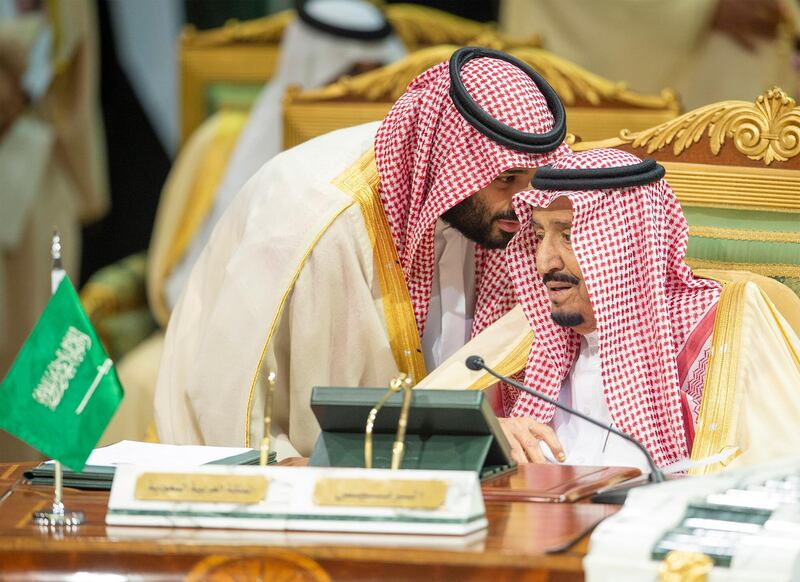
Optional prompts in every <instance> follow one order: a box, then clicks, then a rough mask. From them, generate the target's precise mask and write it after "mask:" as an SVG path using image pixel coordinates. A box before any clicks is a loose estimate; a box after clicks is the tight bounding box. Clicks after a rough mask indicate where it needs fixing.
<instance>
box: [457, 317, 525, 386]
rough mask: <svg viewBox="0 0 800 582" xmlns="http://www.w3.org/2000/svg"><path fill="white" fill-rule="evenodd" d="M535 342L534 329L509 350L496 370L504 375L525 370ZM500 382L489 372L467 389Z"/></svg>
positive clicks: (511, 374)
mask: <svg viewBox="0 0 800 582" xmlns="http://www.w3.org/2000/svg"><path fill="white" fill-rule="evenodd" d="M532 343H533V331H531V332H528V334H527V335H526V336H525V337H524V338H523V339H522V341H520V342H519V343H518V344H517V345H515V346H514V348H513V349H512V350H511V351H510V352H508V354H507V355H506V357H504V358H503V359H502V361H501V362H500V363H499V364H498V365H497V366H496V367H495V370H496V371H497V372H498V373H499V374H500V375H502V376H513V375H514V374H516V373H517V372H519V371H521V370H523V369H524V368H525V366H526V365H527V364H528V355H529V354H530V352H531V344H532ZM497 382H499V380H498V379H497V378H495V377H494V376H492V375H491V374H489V373H486V374H484V375H483V376H481V377H480V378H478V379H477V380H476V381H475V382H474V383H473V384H472V385H470V387H469V388H467V390H485V389H486V388H488V387H489V386H492V385H494V384H496V383H497Z"/></svg>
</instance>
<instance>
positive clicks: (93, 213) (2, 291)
mask: <svg viewBox="0 0 800 582" xmlns="http://www.w3.org/2000/svg"><path fill="white" fill-rule="evenodd" d="M47 6H48V7H50V8H51V9H52V10H51V11H50V12H41V13H33V14H26V15H23V16H21V17H19V18H17V19H15V20H12V21H4V22H1V23H0V50H12V48H10V47H16V48H15V49H13V50H18V51H20V54H22V55H28V54H30V50H31V47H32V46H33V43H34V42H35V41H36V39H37V37H38V35H39V34H40V33H41V31H42V30H43V28H44V27H48V26H49V27H50V28H51V30H52V33H53V39H54V42H53V47H52V52H51V66H52V71H53V78H52V81H51V82H50V85H49V86H48V88H47V90H46V92H45V94H44V95H43V96H42V97H41V98H40V99H39V100H38V101H36V102H34V103H32V104H30V105H29V106H28V107H27V108H26V109H25V110H24V111H22V113H21V114H20V115H19V116H18V117H16V118H15V119H14V120H13V123H12V124H11V126H10V127H9V128H8V129H7V130H6V131H5V132H4V133H2V134H0V213H2V216H0V378H2V377H3V376H5V374H6V372H7V371H8V369H9V368H10V366H11V363H12V361H13V360H14V357H15V356H16V354H17V352H18V351H19V349H20V348H21V347H22V344H23V342H24V341H25V338H26V337H27V336H28V334H29V333H30V331H31V329H33V326H34V324H35V323H36V321H37V319H38V318H39V315H40V314H41V312H42V309H44V306H45V305H46V304H47V301H48V300H49V298H50V291H51V290H50V240H51V237H52V234H53V227H54V226H56V227H58V228H59V230H60V231H61V235H62V245H63V248H62V257H63V263H64V267H65V269H66V271H67V273H68V274H69V275H70V277H71V278H72V280H73V281H77V280H78V279H77V278H78V272H79V267H80V253H81V250H80V249H81V225H82V223H87V222H91V221H92V220H95V219H97V218H99V217H100V216H102V215H103V214H104V213H105V211H106V210H107V207H108V191H107V177H106V173H105V151H104V143H103V137H102V126H101V122H100V108H99V99H98V91H97V87H98V74H99V64H98V59H97V46H96V45H97V38H96V35H97V25H96V21H95V14H94V9H93V8H92V3H91V2H69V3H67V2H52V3H48V4H47ZM0 81H2V79H0ZM4 90H6V88H4V87H0V91H4ZM32 457H38V454H37V453H34V452H32V450H31V449H29V448H28V447H27V446H23V445H22V444H21V443H19V442H18V441H16V440H14V441H12V440H11V438H10V437H9V436H8V435H6V434H5V433H2V432H0V460H15V461H18V460H22V459H23V458H32Z"/></svg>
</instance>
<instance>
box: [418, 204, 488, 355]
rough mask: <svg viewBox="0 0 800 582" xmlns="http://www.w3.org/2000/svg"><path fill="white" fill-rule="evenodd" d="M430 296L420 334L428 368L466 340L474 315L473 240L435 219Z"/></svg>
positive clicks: (451, 352) (468, 336)
mask: <svg viewBox="0 0 800 582" xmlns="http://www.w3.org/2000/svg"><path fill="white" fill-rule="evenodd" d="M434 249H435V265H436V268H435V270H434V274H433V281H432V284H431V300H430V305H429V306H428V316H427V318H426V320H425V332H424V333H423V335H422V352H423V355H424V357H425V366H426V367H427V369H428V370H433V369H434V368H436V367H438V366H439V364H441V363H442V362H443V361H445V360H446V359H447V358H449V357H450V356H452V355H453V354H454V353H455V352H456V351H458V350H459V349H461V347H462V346H463V345H464V344H465V343H467V342H468V341H469V339H470V336H471V335H472V319H473V317H474V315H475V243H474V242H472V241H470V240H469V239H467V238H466V237H465V236H464V235H462V234H461V233H460V232H459V231H458V230H456V229H455V228H453V227H452V226H450V225H449V224H447V223H446V222H444V221H443V220H438V221H437V222H436V233H435V235H434Z"/></svg>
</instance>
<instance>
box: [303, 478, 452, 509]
mask: <svg viewBox="0 0 800 582" xmlns="http://www.w3.org/2000/svg"><path fill="white" fill-rule="evenodd" d="M446 498H447V483H446V482H444V481H438V480H416V479H402V480H401V479H392V480H385V481H384V480H377V479H341V478H322V479H319V480H317V483H316V485H315V487H314V503H315V504H316V505H328V506H353V507H402V508H407V509H439V508H440V507H441V506H442V504H444V501H445V499H446Z"/></svg>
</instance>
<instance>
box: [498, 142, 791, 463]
mask: <svg viewBox="0 0 800 582" xmlns="http://www.w3.org/2000/svg"><path fill="white" fill-rule="evenodd" d="M663 175H664V172H663V168H661V167H660V166H658V165H657V164H656V163H655V162H653V161H652V160H648V161H646V162H642V161H641V160H640V159H638V158H637V157H635V156H633V155H631V154H628V153H626V152H622V151H618V150H612V149H597V150H591V151H586V152H582V153H576V154H571V155H568V156H564V157H562V158H561V159H559V160H558V161H556V162H555V163H553V164H552V165H550V166H546V167H543V168H541V169H540V170H539V171H538V172H537V174H536V176H535V177H534V179H533V189H532V190H530V191H524V192H521V193H519V194H518V195H517V196H516V197H515V201H514V202H515V208H516V211H517V215H518V216H519V218H520V223H521V229H520V231H519V233H518V234H517V235H516V237H515V238H514V240H513V241H512V242H511V243H510V244H509V246H508V262H509V270H510V272H511V274H512V278H513V280H514V285H515V289H516V291H517V295H518V298H519V301H520V304H521V307H522V310H523V312H524V314H525V316H526V319H527V320H528V323H529V324H530V326H531V328H532V330H533V334H534V340H533V344H532V346H531V349H530V354H529V357H528V363H527V367H526V369H525V373H524V382H525V383H526V385H528V386H531V387H532V388H535V389H536V390H539V391H540V392H543V393H544V394H546V395H548V396H550V397H552V398H558V399H559V400H560V401H562V402H564V403H566V404H569V405H571V406H573V407H574V408H577V409H578V410H579V411H581V412H583V413H585V414H587V415H590V416H592V417H593V418H595V419H598V420H601V421H603V422H605V423H606V424H613V425H614V426H615V427H616V428H618V429H619V430H622V431H623V432H625V433H626V434H629V435H631V436H633V437H635V438H636V439H638V440H639V441H640V442H642V443H643V444H644V445H645V447H647V449H648V450H649V451H650V453H651V455H652V456H653V458H654V459H655V461H656V463H657V464H658V465H660V466H665V465H668V464H670V463H674V462H676V461H679V460H682V459H684V458H686V457H688V456H689V455H690V453H692V449H693V443H697V447H695V448H696V449H697V450H695V454H694V457H695V458H698V457H708V456H711V455H717V454H719V453H725V452H727V453H730V455H731V457H730V458H734V457H736V456H737V455H740V454H741V453H742V452H745V456H744V457H742V458H740V459H739V460H738V461H737V462H743V460H750V461H755V460H761V459H764V458H770V457H774V456H776V455H778V454H782V453H783V454H786V453H789V452H791V451H792V450H793V448H794V450H797V448H796V447H797V446H798V444H800V439H798V437H797V436H796V433H797V430H796V426H797V422H798V420H800V391H799V390H797V387H798V386H800V358H798V355H800V340H798V338H797V336H796V335H795V334H794V333H793V332H792V330H791V328H790V327H789V326H788V324H786V322H785V320H783V318H782V317H781V316H780V314H779V313H778V312H777V310H776V309H775V307H774V305H773V304H772V303H771V302H770V300H769V299H768V298H767V297H766V295H764V294H763V293H762V292H761V291H760V289H759V288H758V287H757V286H756V285H754V284H753V283H752V282H747V281H744V280H743V281H739V282H737V283H733V284H731V285H726V286H723V285H722V284H721V283H720V282H718V281H716V280H713V279H710V278H700V277H698V276H696V275H695V274H693V273H692V271H691V269H690V268H689V267H688V266H687V265H686V263H685V262H684V260H683V259H684V256H685V253H686V247H687V241H688V226H687V223H686V219H685V218H684V216H683V213H682V211H681V208H680V205H679V203H678V200H677V199H676V198H675V195H674V194H673V192H672V190H671V189H670V187H669V185H668V184H667V183H666V181H664V180H663V179H662V176H663ZM732 321H734V322H735V321H738V324H734V325H729V323H730V322H732ZM737 325H738V327H737ZM742 326H744V327H742ZM712 346H713V349H712ZM754 390H757V391H758V398H753V391H754ZM502 391H503V393H502V396H503V398H502V405H503V409H504V410H503V411H504V413H505V414H506V415H507V416H508V417H509V418H504V419H501V422H502V424H503V427H504V431H505V432H506V434H507V435H508V436H509V440H510V441H511V443H512V447H513V448H514V455H515V456H516V458H517V459H518V460H519V461H521V462H525V461H534V462H541V461H543V460H544V454H545V453H546V454H548V455H549V453H550V451H549V450H548V449H550V450H551V451H552V452H553V453H554V456H555V457H557V458H559V460H561V461H563V462H566V463H568V464H577V465H581V464H583V465H623V466H625V465H629V466H638V467H641V468H642V469H646V467H647V465H646V462H645V460H644V459H643V458H642V456H641V453H640V452H639V451H638V450H637V449H636V448H635V447H634V446H633V445H632V444H631V443H628V442H626V441H624V440H623V439H621V438H619V437H616V436H614V435H611V434H610V433H609V432H608V431H605V430H603V429H600V428H598V427H595V426H593V425H591V424H589V423H587V422H585V421H583V420H581V419H579V418H577V417H574V416H569V415H567V414H566V413H563V412H561V411H559V410H556V409H555V408H554V407H553V406H551V405H548V404H546V403H545V402H543V401H538V400H536V399H535V398H534V397H532V396H530V395H527V394H524V393H520V392H518V391H517V390H516V389H514V388H511V387H503V388H502ZM709 394H712V395H713V396H709ZM711 402H715V404H712V403H711ZM745 402H747V404H746V405H745V404H744V403H745ZM742 407H744V408H746V410H743V409H742ZM695 430H697V433H696V432H695ZM540 440H542V441H544V443H546V444H547V445H548V446H540V444H539V441H540ZM756 443H760V445H759V446H754V445H755V444H756ZM698 447H699V449H698ZM730 458H729V459H728V461H729V460H730ZM719 466H720V465H719V464H716V465H714V466H713V467H711V468H715V467H716V468H718V467H719Z"/></svg>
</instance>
